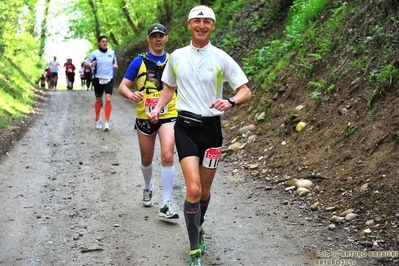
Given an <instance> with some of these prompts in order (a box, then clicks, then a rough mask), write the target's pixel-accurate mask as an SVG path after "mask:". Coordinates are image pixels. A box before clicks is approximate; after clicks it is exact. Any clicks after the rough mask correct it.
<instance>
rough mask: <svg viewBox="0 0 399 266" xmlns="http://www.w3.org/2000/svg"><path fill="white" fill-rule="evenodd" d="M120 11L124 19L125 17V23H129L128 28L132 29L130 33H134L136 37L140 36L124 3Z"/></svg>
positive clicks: (123, 2)
mask: <svg viewBox="0 0 399 266" xmlns="http://www.w3.org/2000/svg"><path fill="white" fill-rule="evenodd" d="M121 9H122V12H123V14H124V15H125V17H126V20H127V22H128V23H129V26H130V28H131V29H132V31H133V32H134V34H135V35H136V36H139V35H140V31H139V29H138V28H137V27H136V25H134V22H133V19H132V17H131V16H130V13H129V9H128V8H127V4H126V2H125V1H122V6H121Z"/></svg>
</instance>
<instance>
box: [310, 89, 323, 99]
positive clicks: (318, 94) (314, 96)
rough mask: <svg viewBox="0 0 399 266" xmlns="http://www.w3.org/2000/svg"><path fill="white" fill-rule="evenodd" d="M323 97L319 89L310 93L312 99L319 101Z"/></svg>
mask: <svg viewBox="0 0 399 266" xmlns="http://www.w3.org/2000/svg"><path fill="white" fill-rule="evenodd" d="M322 97H323V94H322V93H321V92H319V91H314V92H312V93H311V94H310V99H312V100H314V101H320V100H321V99H322Z"/></svg>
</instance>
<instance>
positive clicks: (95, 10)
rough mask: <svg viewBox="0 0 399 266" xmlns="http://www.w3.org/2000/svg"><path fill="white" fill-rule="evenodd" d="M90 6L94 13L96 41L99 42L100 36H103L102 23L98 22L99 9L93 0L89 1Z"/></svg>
mask: <svg viewBox="0 0 399 266" xmlns="http://www.w3.org/2000/svg"><path fill="white" fill-rule="evenodd" d="M89 4H90V7H91V11H92V12H93V15H94V22H95V32H96V40H98V38H100V36H101V31H100V22H99V20H98V14H97V8H96V6H95V4H94V2H93V0H89Z"/></svg>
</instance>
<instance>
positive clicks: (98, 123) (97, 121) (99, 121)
mask: <svg viewBox="0 0 399 266" xmlns="http://www.w3.org/2000/svg"><path fill="white" fill-rule="evenodd" d="M102 127H103V125H102V122H101V119H98V120H96V128H97V129H101V128H102Z"/></svg>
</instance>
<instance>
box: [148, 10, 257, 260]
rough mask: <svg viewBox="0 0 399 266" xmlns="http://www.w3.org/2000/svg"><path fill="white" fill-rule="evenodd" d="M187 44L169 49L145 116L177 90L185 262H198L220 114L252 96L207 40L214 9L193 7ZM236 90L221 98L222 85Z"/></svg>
mask: <svg viewBox="0 0 399 266" xmlns="http://www.w3.org/2000/svg"><path fill="white" fill-rule="evenodd" d="M187 24H188V29H189V30H190V31H191V43H190V45H188V46H186V47H183V48H180V49H177V50H176V51H174V52H173V53H172V54H171V56H170V59H169V61H168V64H166V67H165V70H164V72H163V75H162V81H163V82H164V83H165V84H166V85H165V87H164V89H163V90H162V92H161V95H160V98H159V100H158V103H157V105H156V106H155V108H154V109H153V111H152V112H151V113H149V114H148V118H149V120H150V121H151V122H152V123H157V121H158V117H159V115H160V113H161V110H162V109H163V108H164V107H165V106H167V104H168V102H169V101H170V100H172V99H173V95H174V93H175V91H176V89H177V88H179V89H178V97H177V100H176V110H177V111H178V113H179V114H178V117H177V121H176V124H175V143H176V149H177V152H178V155H179V161H180V165H181V168H182V170H183V175H184V179H185V182H186V188H187V189H186V198H185V202H184V216H185V221H186V226H187V231H188V238H189V241H190V253H189V261H188V264H189V265H190V266H198V265H202V258H201V255H202V253H203V252H204V250H205V238H204V230H203V228H202V224H203V222H204V217H205V212H206V210H207V207H208V204H209V201H210V197H211V186H212V182H213V179H214V177H215V173H216V168H217V166H218V162H219V159H220V157H221V154H222V144H223V136H222V130H221V122H220V116H221V115H222V114H223V113H224V111H227V110H229V109H231V108H233V107H234V105H238V104H243V103H245V102H247V101H249V99H250V98H251V91H250V90H249V88H248V87H247V85H246V83H248V79H247V77H246V76H245V74H244V72H243V71H242V70H241V68H240V66H239V65H238V64H237V63H236V62H235V61H234V59H233V58H231V57H230V56H229V55H228V54H227V53H225V52H224V51H222V50H220V49H219V48H217V47H215V46H213V45H212V44H211V43H210V35H211V33H212V32H213V31H214V29H215V26H216V18H215V13H214V12H213V10H212V9H211V8H209V7H207V6H196V7H194V8H193V9H191V11H190V13H189V15H188V21H187ZM224 82H227V83H228V84H229V85H230V87H231V88H232V89H233V90H234V91H235V92H236V94H235V95H234V97H230V98H229V99H223V83H224Z"/></svg>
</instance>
